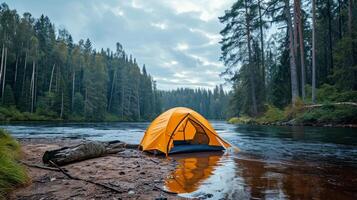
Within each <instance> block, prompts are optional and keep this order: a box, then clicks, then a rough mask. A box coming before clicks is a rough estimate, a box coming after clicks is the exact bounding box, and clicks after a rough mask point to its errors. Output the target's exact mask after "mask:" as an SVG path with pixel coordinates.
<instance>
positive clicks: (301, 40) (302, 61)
mask: <svg viewBox="0 0 357 200" xmlns="http://www.w3.org/2000/svg"><path fill="white" fill-rule="evenodd" d="M296 3H297V5H296V6H297V7H296V12H297V15H296V16H297V21H298V29H299V47H300V67H301V97H302V100H303V101H305V52H304V51H305V50H304V35H303V21H302V15H301V0H296Z"/></svg>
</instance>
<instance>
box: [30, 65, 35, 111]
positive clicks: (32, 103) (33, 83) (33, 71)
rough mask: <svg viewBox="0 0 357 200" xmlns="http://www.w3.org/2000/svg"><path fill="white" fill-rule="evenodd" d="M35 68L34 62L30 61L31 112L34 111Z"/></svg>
mask: <svg viewBox="0 0 357 200" xmlns="http://www.w3.org/2000/svg"><path fill="white" fill-rule="evenodd" d="M35 68H36V63H35V61H34V60H33V61H32V77H31V112H32V113H33V111H34V109H33V108H34V100H35Z"/></svg>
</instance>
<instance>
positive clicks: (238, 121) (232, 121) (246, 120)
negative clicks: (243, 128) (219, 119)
mask: <svg viewBox="0 0 357 200" xmlns="http://www.w3.org/2000/svg"><path fill="white" fill-rule="evenodd" d="M252 120H253V119H252V118H250V117H247V116H242V117H232V118H230V119H229V120H228V123H230V124H250V123H252Z"/></svg>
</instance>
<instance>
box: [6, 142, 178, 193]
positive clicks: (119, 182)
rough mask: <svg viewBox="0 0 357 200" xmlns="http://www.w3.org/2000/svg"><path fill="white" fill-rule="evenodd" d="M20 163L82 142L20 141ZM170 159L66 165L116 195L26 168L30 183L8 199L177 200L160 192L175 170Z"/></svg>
mask: <svg viewBox="0 0 357 200" xmlns="http://www.w3.org/2000/svg"><path fill="white" fill-rule="evenodd" d="M19 141H20V143H21V145H22V151H23V159H22V161H23V162H25V163H28V164H32V165H38V164H41V163H42V155H43V153H44V152H45V151H46V150H52V149H57V148H60V147H63V146H71V145H76V144H79V143H80V142H81V141H82V140H68V139H51V140H49V139H20V140H19ZM175 166H176V164H175V161H173V160H168V159H164V158H163V157H153V156H151V155H148V154H143V153H142V152H140V151H137V150H133V149H127V150H125V151H123V152H120V153H117V154H113V155H109V156H105V157H100V158H94V159H90V160H85V161H81V162H77V163H73V164H69V165H66V166H65V167H64V168H65V169H66V170H68V172H69V173H70V174H71V175H73V176H76V177H80V178H84V179H89V180H92V181H96V182H99V183H102V184H107V185H110V186H111V187H114V188H115V189H117V190H119V191H120V192H113V191H110V190H109V191H108V190H107V189H105V188H102V187H98V186H97V185H93V184H90V183H87V182H84V181H80V180H71V179H68V178H67V177H66V176H65V175H64V174H63V173H61V172H58V171H49V170H45V169H39V168H34V167H27V170H28V175H29V176H30V178H31V184H29V185H28V186H27V187H22V188H18V189H17V190H15V191H14V192H13V193H12V194H11V195H10V199H71V198H76V199H155V198H169V199H180V197H178V196H176V195H175V194H169V193H166V192H164V190H162V188H163V182H164V179H165V177H166V176H167V175H169V173H170V172H171V171H172V170H173V169H174V168H175Z"/></svg>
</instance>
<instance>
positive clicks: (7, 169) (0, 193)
mask: <svg viewBox="0 0 357 200" xmlns="http://www.w3.org/2000/svg"><path fill="white" fill-rule="evenodd" d="M20 155H21V150H20V144H19V143H18V142H17V141H16V140H15V139H14V138H12V137H11V136H10V135H9V134H8V133H7V132H6V131H5V130H3V129H0V199H5V197H6V194H7V193H8V192H9V191H11V190H12V189H14V188H15V187H16V186H19V185H22V184H26V183H27V182H28V180H29V177H28V175H27V173H26V169H25V168H24V167H23V166H22V165H21V164H19V163H18V162H17V160H18V159H19V158H20Z"/></svg>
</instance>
